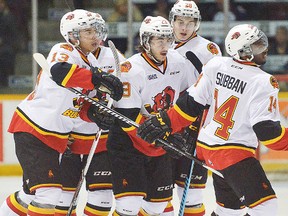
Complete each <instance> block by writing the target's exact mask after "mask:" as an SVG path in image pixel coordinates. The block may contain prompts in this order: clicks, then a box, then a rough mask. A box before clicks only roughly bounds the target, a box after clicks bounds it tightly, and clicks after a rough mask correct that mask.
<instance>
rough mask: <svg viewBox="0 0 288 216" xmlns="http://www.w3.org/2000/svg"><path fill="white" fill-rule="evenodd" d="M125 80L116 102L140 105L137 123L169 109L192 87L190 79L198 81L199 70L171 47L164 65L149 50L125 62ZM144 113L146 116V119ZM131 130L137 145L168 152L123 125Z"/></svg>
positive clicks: (122, 105)
mask: <svg viewBox="0 0 288 216" xmlns="http://www.w3.org/2000/svg"><path fill="white" fill-rule="evenodd" d="M121 72H122V73H121V78H120V79H121V81H122V83H123V85H124V94H123V97H122V99H121V100H120V101H118V102H114V106H115V107H116V108H124V109H128V110H129V109H133V108H139V109H140V113H139V114H140V115H139V116H138V117H137V119H136V122H137V123H141V121H143V120H144V118H145V117H146V118H147V117H149V116H151V115H155V114H156V113H157V112H159V110H160V109H161V110H167V109H169V108H170V107H171V106H172V105H173V104H174V103H175V102H176V100H177V98H178V97H179V95H180V93H181V92H183V91H184V90H186V89H187V88H188V87H189V82H188V81H189V80H193V82H195V81H196V73H198V72H197V71H196V69H195V68H194V67H191V65H189V64H187V62H186V60H185V59H184V58H183V57H182V56H181V55H180V54H179V53H178V52H177V51H175V50H173V49H170V50H169V51H168V54H167V58H166V60H165V61H164V63H163V64H162V65H161V66H157V65H155V63H153V62H152V61H151V59H150V58H149V57H148V56H147V54H146V53H141V54H140V53H139V54H136V55H134V56H132V57H131V58H129V59H127V61H126V62H124V63H122V64H121ZM143 116H144V118H143ZM123 129H124V131H126V132H127V133H128V135H129V136H130V139H131V141H132V142H133V145H134V147H135V148H136V149H137V150H139V151H140V152H142V153H143V154H145V155H148V156H160V155H163V154H165V151H164V150H163V149H162V148H155V147H154V146H153V145H151V144H149V143H147V142H145V141H143V140H141V139H140V138H139V137H137V136H136V128H135V127H130V128H123Z"/></svg>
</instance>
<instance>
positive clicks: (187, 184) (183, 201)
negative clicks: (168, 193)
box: [178, 113, 203, 216]
mask: <svg viewBox="0 0 288 216" xmlns="http://www.w3.org/2000/svg"><path fill="white" fill-rule="evenodd" d="M202 119H203V113H202V115H201V116H200V119H199V121H200V125H199V127H198V128H197V129H196V131H195V133H197V135H196V136H195V144H196V142H197V138H198V135H199V131H200V128H201V127H202ZM193 156H194V157H196V146H195V150H194V153H193ZM193 169H194V161H193V160H192V161H191V165H190V170H189V174H188V176H187V177H186V179H185V184H184V190H183V195H182V198H181V203H180V207H179V213H178V216H183V215H184V210H185V204H186V199H187V193H188V190H189V187H190V182H191V179H192V173H193Z"/></svg>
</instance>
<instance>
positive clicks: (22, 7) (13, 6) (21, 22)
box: [6, 0, 31, 51]
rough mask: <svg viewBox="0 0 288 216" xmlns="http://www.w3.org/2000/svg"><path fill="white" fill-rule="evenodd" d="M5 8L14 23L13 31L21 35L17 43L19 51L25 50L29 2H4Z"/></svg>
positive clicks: (18, 0) (27, 35)
mask: <svg viewBox="0 0 288 216" xmlns="http://www.w3.org/2000/svg"><path fill="white" fill-rule="evenodd" d="M6 2H7V6H8V8H9V9H10V12H11V14H12V15H13V16H14V20H15V22H16V27H14V28H15V29H18V31H19V32H20V33H21V40H19V42H18V44H17V45H18V46H19V48H18V49H19V51H20V50H22V51H24V50H27V48H28V46H27V45H28V42H29V30H28V29H29V28H28V21H29V16H30V13H31V12H30V10H31V1H28V0H6Z"/></svg>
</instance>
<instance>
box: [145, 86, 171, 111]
mask: <svg viewBox="0 0 288 216" xmlns="http://www.w3.org/2000/svg"><path fill="white" fill-rule="evenodd" d="M174 97H175V90H174V89H173V88H172V87H171V86H167V87H166V88H165V89H164V90H163V91H162V92H160V93H158V94H157V95H155V96H154V97H153V98H152V99H153V101H154V104H153V106H152V107H151V105H150V104H145V105H144V106H145V108H146V110H147V111H148V112H149V113H150V114H155V113H158V112H159V110H167V109H169V108H170V107H172V106H173V101H174Z"/></svg>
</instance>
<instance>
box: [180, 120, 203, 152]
mask: <svg viewBox="0 0 288 216" xmlns="http://www.w3.org/2000/svg"><path fill="white" fill-rule="evenodd" d="M200 121H201V119H200V118H198V119H197V120H196V121H195V122H193V123H192V124H191V125H190V126H189V127H186V128H185V129H184V132H183V139H184V142H185V145H186V150H187V152H188V153H190V154H193V153H194V150H195V148H196V143H197V138H198V133H199V129H200V123H201V122H200Z"/></svg>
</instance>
